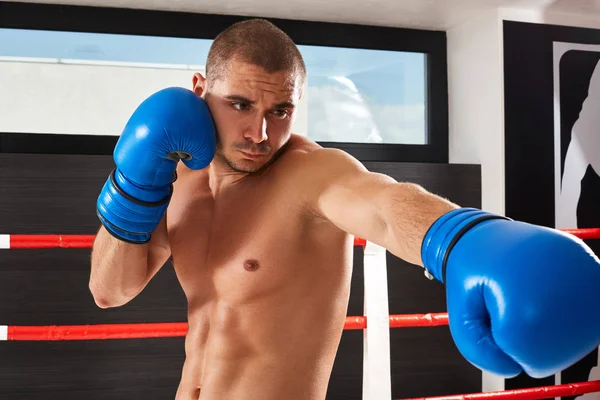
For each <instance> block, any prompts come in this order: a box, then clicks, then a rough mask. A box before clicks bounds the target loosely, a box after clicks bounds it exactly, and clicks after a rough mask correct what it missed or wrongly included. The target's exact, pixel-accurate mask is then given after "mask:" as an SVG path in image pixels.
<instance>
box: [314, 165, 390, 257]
mask: <svg viewBox="0 0 600 400" xmlns="http://www.w3.org/2000/svg"><path fill="white" fill-rule="evenodd" d="M341 162H342V163H345V164H346V166H345V167H343V168H342V167H340V168H339V170H337V171H336V168H335V167H333V168H332V170H333V172H332V173H331V174H325V175H326V176H325V178H324V179H325V182H323V184H322V188H321V191H320V192H319V194H318V201H317V207H318V210H319V213H320V214H321V215H322V216H323V217H325V218H326V219H327V220H329V221H330V222H331V223H333V224H334V225H336V226H337V227H338V228H340V229H341V230H343V231H345V232H347V233H349V234H352V235H354V236H356V237H361V238H365V239H367V240H369V241H371V242H373V243H376V244H378V245H382V246H383V245H385V244H386V240H387V238H388V233H389V232H388V221H387V220H386V218H385V210H386V209H388V204H387V199H388V198H389V196H388V194H389V193H390V190H392V188H393V186H394V185H395V184H396V181H395V180H394V179H392V178H391V177H389V176H386V175H383V174H379V173H374V172H369V171H368V170H367V169H366V168H364V167H363V166H362V165H357V164H356V163H357V162H356V163H354V162H352V161H350V162H348V161H344V160H342V161H341Z"/></svg>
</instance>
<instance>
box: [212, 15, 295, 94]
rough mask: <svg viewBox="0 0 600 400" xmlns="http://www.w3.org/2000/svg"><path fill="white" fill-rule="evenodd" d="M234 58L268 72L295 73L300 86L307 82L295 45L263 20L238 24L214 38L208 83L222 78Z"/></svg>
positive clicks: (281, 32)
mask: <svg viewBox="0 0 600 400" xmlns="http://www.w3.org/2000/svg"><path fill="white" fill-rule="evenodd" d="M233 59H236V60H240V61H243V62H247V63H250V64H254V65H257V66H259V67H262V68H263V69H264V70H265V71H267V72H268V73H274V72H279V71H290V72H293V73H297V74H298V75H299V77H300V82H301V86H302V85H303V84H304V82H305V80H306V66H305V65H304V60H303V58H302V54H301V53H300V50H298V47H296V44H295V43H294V42H293V41H292V39H291V38H290V37H289V36H288V35H287V34H286V33H285V32H283V31H282V30H281V29H279V28H277V27H276V26H275V25H273V24H272V23H271V22H269V21H266V20H264V19H249V20H245V21H242V22H237V23H235V24H233V25H231V26H230V27H229V28H227V29H225V30H224V31H223V32H221V33H220V34H219V35H218V36H217V37H216V38H215V40H214V41H213V43H212V45H211V46H210V50H209V52H208V59H207V61H206V79H207V80H208V82H209V84H211V82H214V81H216V80H218V79H221V78H223V77H224V75H225V73H226V72H227V69H228V66H229V62H230V61H231V60H233Z"/></svg>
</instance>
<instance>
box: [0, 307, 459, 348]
mask: <svg viewBox="0 0 600 400" xmlns="http://www.w3.org/2000/svg"><path fill="white" fill-rule="evenodd" d="M444 325H448V314H446V313H438V314H404V315H402V314H400V315H390V317H389V327H390V328H413V327H425V326H444ZM366 328H367V318H366V317H363V316H357V317H346V322H345V323H344V330H361V329H366ZM187 329H188V324H187V322H158V323H139V324H98V325H63V326H60V325H50V326H16V325H15V326H10V325H8V326H7V325H3V326H1V325H0V340H19V341H29V340H43V341H54V340H105V339H144V338H166V337H182V336H185V335H186V333H187Z"/></svg>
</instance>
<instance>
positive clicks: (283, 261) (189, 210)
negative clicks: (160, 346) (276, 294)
mask: <svg viewBox="0 0 600 400" xmlns="http://www.w3.org/2000/svg"><path fill="white" fill-rule="evenodd" d="M167 221H168V231H169V241H170V245H171V253H172V257H173V264H174V266H175V269H176V272H177V275H178V278H179V280H180V282H181V285H182V287H183V289H184V291H185V293H186V295H187V296H188V298H191V297H194V296H195V294H196V292H198V293H203V294H204V295H207V296H208V295H209V294H212V295H217V296H219V297H220V298H222V297H223V296H227V297H229V298H230V300H231V301H232V302H235V301H236V300H239V301H244V302H247V301H248V299H249V298H252V297H260V296H263V295H265V294H266V293H269V292H273V291H277V290H278V288H281V287H284V286H285V285H286V284H287V283H288V282H289V281H290V279H291V277H292V276H294V275H295V274H297V272H298V271H297V270H298V268H301V263H302V262H303V256H304V255H305V254H304V253H305V251H304V249H303V246H304V244H303V236H304V235H305V218H304V216H303V214H302V211H301V210H300V205H299V204H297V203H295V202H294V199H293V197H290V196H286V195H285V194H283V193H281V192H280V191H279V190H277V188H275V187H271V186H268V185H264V186H248V187H241V188H239V189H236V190H231V191H229V192H228V193H225V194H223V195H222V196H218V197H216V198H214V197H213V196H209V195H206V194H204V193H203V192H202V191H200V192H194V191H191V190H190V191H187V193H186V191H184V190H182V191H181V193H179V194H178V195H177V196H174V198H173V205H172V207H171V208H170V210H169V214H168V216H167Z"/></svg>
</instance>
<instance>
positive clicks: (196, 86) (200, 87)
mask: <svg viewBox="0 0 600 400" xmlns="http://www.w3.org/2000/svg"><path fill="white" fill-rule="evenodd" d="M206 89H207V88H206V78H205V77H204V76H202V74H201V73H200V72H196V73H195V74H194V76H193V77H192V90H193V91H194V93H196V94H197V95H198V96H200V97H202V98H204V96H205V95H206Z"/></svg>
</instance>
